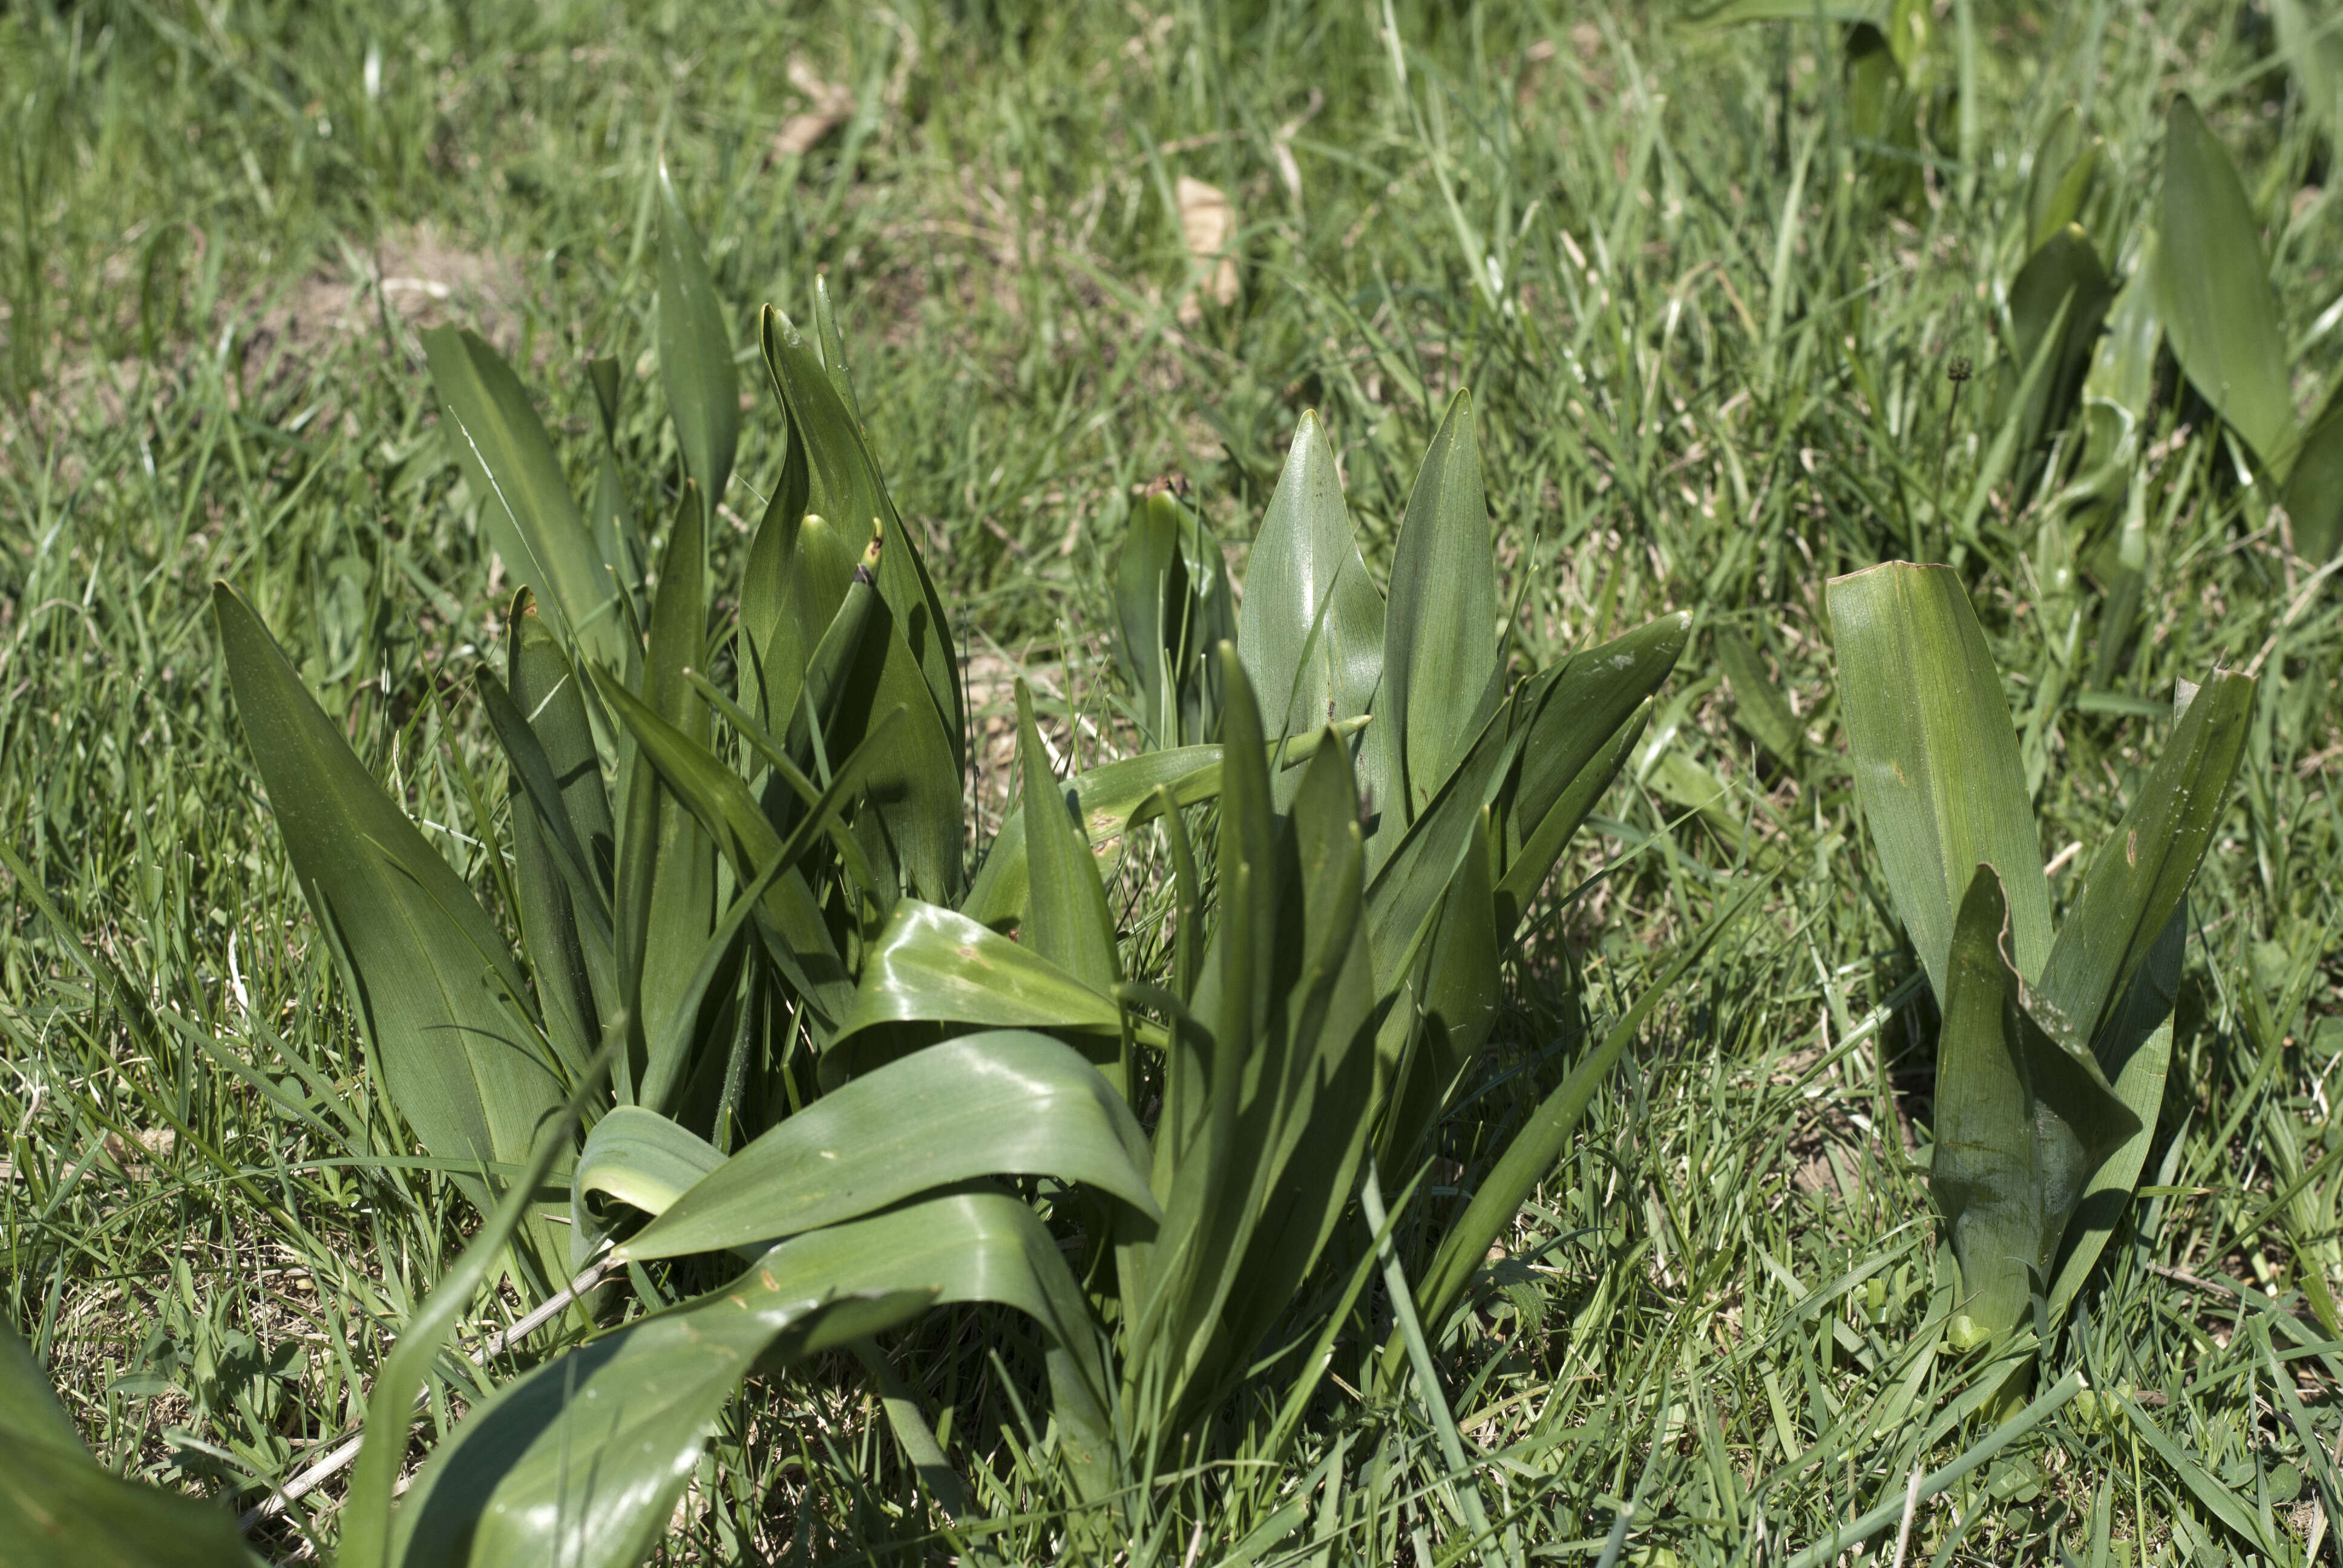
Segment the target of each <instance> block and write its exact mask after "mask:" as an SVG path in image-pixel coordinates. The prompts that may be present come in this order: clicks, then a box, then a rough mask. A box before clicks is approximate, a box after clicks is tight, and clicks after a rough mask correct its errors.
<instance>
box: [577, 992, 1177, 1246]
mask: <svg viewBox="0 0 2343 1568" xmlns="http://www.w3.org/2000/svg"><path fill="white" fill-rule="evenodd" d="M710 1152H711V1153H712V1152H713V1151H710ZM1147 1159H1148V1151H1147V1135H1146V1134H1145V1133H1144V1132H1142V1131H1141V1130H1140V1126H1139V1123H1138V1122H1137V1121H1134V1120H1133V1119H1132V1117H1131V1112H1130V1111H1129V1110H1128V1109H1126V1108H1125V1107H1124V1105H1123V1102H1122V1099H1121V1096H1120V1095H1118V1094H1117V1093H1116V1092H1115V1091H1114V1090H1113V1088H1112V1086H1111V1085H1110V1084H1109V1083H1108V1082H1107V1081H1106V1080H1105V1079H1103V1078H1101V1077H1100V1076H1099V1073H1098V1070H1096V1069H1095V1068H1093V1067H1091V1064H1090V1063H1089V1062H1087V1061H1085V1060H1083V1059H1082V1057H1081V1053H1080V1052H1078V1051H1076V1050H1073V1048H1071V1046H1068V1045H1065V1044H1063V1043H1061V1042H1060V1041H1058V1040H1051V1038H1049V1037H1048V1036H1047V1035H1041V1034H1032V1033H1029V1032H1027V1031H1025V1030H990V1031H987V1032H985V1033H981V1034H968V1035H961V1036H960V1037H958V1038H957V1039H953V1040H944V1041H942V1042H940V1044H936V1045H931V1046H929V1047H927V1048H926V1049H925V1050H916V1051H913V1052H912V1053H911V1054H910V1055H909V1056H906V1057H903V1058H901V1059H900V1060H895V1061H891V1062H889V1063H888V1064H887V1065H885V1066H884V1067H880V1068H877V1069H874V1070H871V1071H870V1072H867V1073H865V1074H863V1075H862V1076H861V1077H860V1078H856V1079H853V1080H851V1081H849V1082H847V1083H845V1084H844V1085H842V1086H840V1088H838V1089H836V1090H833V1091H830V1093H828V1094H826V1095H824V1096H822V1097H821V1098H820V1100H817V1101H814V1102H813V1103H812V1104H810V1105H809V1106H807V1107H806V1108H805V1109H804V1110H802V1111H799V1112H798V1113H797V1114H796V1115H794V1116H791V1117H789V1119H787V1120H786V1121H782V1122H780V1123H779V1125H777V1126H775V1127H773V1128H772V1129H771V1130H770V1131H767V1132H766V1133H765V1134H764V1135H763V1136H762V1137H760V1138H759V1139H757V1140H756V1141H754V1142H752V1143H750V1144H749V1146H748V1147H747V1148H745V1149H743V1150H741V1151H739V1153H737V1154H735V1155H733V1156H732V1158H731V1159H729V1160H728V1161H724V1162H723V1163H722V1164H721V1165H719V1166H718V1167H716V1169H714V1170H713V1171H709V1173H708V1174H707V1175H706V1176H705V1177H703V1178H702V1179H701V1180H700V1181H699V1182H698V1183H697V1184H696V1185H694V1186H692V1187H691V1188H689V1190H688V1191H685V1192H684V1193H682V1194H681V1195H680V1196H679V1197H678V1198H677V1199H675V1200H674V1201H673V1202H672V1203H670V1204H668V1205H665V1206H664V1211H659V1210H653V1212H656V1213H659V1218H658V1219H656V1220H654V1221H652V1222H651V1223H650V1224H649V1225H648V1226H646V1227H645V1228H644V1229H643V1230H642V1231H639V1232H638V1233H637V1234H636V1235H635V1236H634V1237H633V1238H631V1239H630V1240H628V1241H627V1242H626V1243H625V1244H623V1245H622V1246H621V1247H620V1248H619V1249H618V1253H619V1255H620V1256H622V1257H627V1258H672V1257H680V1256H683V1255H685V1254H687V1253H691V1252H710V1251H718V1250H719V1249H721V1248H726V1247H740V1246H745V1245H747V1244H749V1242H752V1241H773V1240H775V1239H776V1238H779V1237H782V1236H789V1235H795V1234H797V1233H798V1232H799V1231H813V1230H818V1229H820V1228H821V1227H822V1226H825V1225H834V1224H837V1223H839V1222H840V1221H846V1220H852V1219H856V1218H859V1217H860V1216H861V1215H864V1214H870V1213H875V1212H877V1211H879V1210H880V1209H884V1208H887V1207H888V1206H890V1205H891V1204H894V1203H898V1202H900V1201H903V1200H904V1199H906V1198H910V1197H914V1196H916V1195H918V1194H919V1193H921V1192H926V1191H932V1190H934V1189H936V1188H939V1187H946V1186H950V1185H951V1184H953V1183H955V1182H960V1181H970V1180H972V1179H974V1178H976V1177H979V1176H996V1175H1028V1176H1055V1177H1057V1178H1059V1179H1060V1180H1061V1181H1083V1182H1088V1183H1089V1184H1090V1185H1091V1186H1093V1187H1096V1188H1098V1189H1099V1190H1100V1191H1104V1192H1111V1193H1112V1194H1113V1195H1114V1196H1115V1197H1117V1198H1120V1199H1121V1200H1122V1201H1124V1202H1126V1203H1129V1204H1131V1206H1132V1207H1133V1208H1135V1209H1137V1210H1139V1211H1140V1212H1141V1213H1142V1214H1146V1215H1149V1216H1150V1217H1152V1216H1153V1215H1154V1214H1155V1213H1156V1207H1155V1199H1154V1197H1153V1195H1152V1194H1151V1192H1150V1191H1149V1190H1148V1186H1147V1176H1146V1163H1147ZM621 1196H624V1194H621ZM628 1201H632V1200H631V1199H630V1200H628ZM637 1206H638V1207H648V1206H647V1205H642V1204H638V1205H637Z"/></svg>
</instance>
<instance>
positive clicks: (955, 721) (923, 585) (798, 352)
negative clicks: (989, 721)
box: [759, 307, 967, 799]
mask: <svg viewBox="0 0 2343 1568" xmlns="http://www.w3.org/2000/svg"><path fill="white" fill-rule="evenodd" d="M759 325H760V330H759V337H760V340H761V342H762V344H763V347H764V356H765V369H766V372H767V374H768V375H769V377H770V378H771V381H772V386H773V391H774V394H775V396H777V397H779V399H780V401H781V407H782V408H783V410H784V411H785V412H786V413H787V414H788V415H789V440H790V442H791V457H790V459H789V460H790V462H791V464H792V465H794V464H795V463H796V462H797V460H798V457H799V456H800V455H801V456H802V457H803V458H804V460H805V465H806V467H805V475H804V483H805V485H806V487H807V488H806V493H805V498H804V502H803V509H806V510H810V511H814V512H818V513H820V515H821V516H823V517H825V518H830V520H831V521H832V522H833V523H835V524H836V525H837V527H838V528H839V530H840V535H841V536H842V537H843V538H847V539H850V540H860V539H861V538H867V537H868V530H869V529H870V528H871V526H872V525H873V524H874V523H875V524H876V525H877V526H878V528H879V531H880V538H881V540H882V543H883V546H884V548H883V549H882V550H881V552H880V558H879V564H878V568H877V570H876V573H875V576H876V578H877V581H878V587H879V594H880V598H881V599H883V600H884V601H885V604H886V613H887V617H888V618H889V619H890V620H891V622H892V623H893V627H894V629H895V632H896V633H897V635H899V636H900V638H901V639H902V640H901V648H902V654H903V655H908V657H909V658H910V661H911V663H912V665H913V666H914V667H916V668H918V670H919V672H920V679H921V680H922V681H923V682H924V683H925V685H926V687H927V689H928V696H929V699H930V701H931V702H932V703H933V704H934V706H935V710H936V716H937V723H938V725H939V726H940V729H942V731H943V734H944V738H945V740H946V742H947V743H948V745H949V746H950V749H951V757H952V777H953V787H954V799H958V793H957V791H958V781H959V779H960V774H961V773H962V772H963V771H964V770H965V769H966V768H967V755H966V744H967V716H966V714H965V712H964V711H963V709H962V708H961V703H960V664H959V660H958V658H955V657H954V655H953V652H952V631H951V622H950V618H948V617H947V616H946V615H945V613H944V606H943V601H942V600H941V599H940V598H938V597H937V596H936V588H935V584H934V582H933V581H932V580H931V579H930V578H929V576H928V568H927V563H926V562H924V561H922V560H921V559H920V552H919V549H918V548H917V547H916V546H914V545H913V543H912V542H911V536H910V533H909V532H908V531H907V530H906V529H905V528H904V527H903V524H902V520H901V518H899V517H898V516H897V515H896V511H895V503H894V502H893V501H892V500H891V499H890V498H889V497H888V495H887V487H886V484H885V482H884V481H883V480H882V479H881V478H880V476H879V467H878V464H877V463H876V462H875V461H874V460H873V459H872V457H871V456H870V447H869V446H868V445H867V444H866V442H865V441H864V439H863V435H862V427H861V425H860V422H859V421H858V420H857V419H856V418H855V417H854V415H853V412H852V410H850V408H848V407H847V406H846V404H845V403H844V402H843V401H842V400H841V399H840V397H839V395H838V390H837V387H836V386H835V385H834V384H833V383H832V382H831V380H830V376H829V374H828V372H827V371H826V370H825V369H824V368H823V367H822V365H821V362H820V360H819V359H818V358H816V357H815V356H814V354H813V352H812V351H811V350H810V349H809V348H808V347H807V346H806V343H805V340H804V339H803V338H801V337H799V336H798V331H797V328H796V327H792V326H790V325H789V320H788V318H787V317H783V316H782V315H781V314H780V313H779V311H776V310H774V309H772V308H771V307H766V310H765V312H764V315H763V317H761V320H760V324H759ZM787 488H788V481H787V477H786V476H785V484H784V489H785V490H786V489H787ZM786 511H787V508H784V513H786ZM889 647H890V655H889V657H890V658H896V657H900V656H899V655H897V654H895V653H893V652H892V651H891V649H892V648H893V645H892V644H890V645H889Z"/></svg>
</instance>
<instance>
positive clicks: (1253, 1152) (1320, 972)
mask: <svg viewBox="0 0 2343 1568" xmlns="http://www.w3.org/2000/svg"><path fill="white" fill-rule="evenodd" d="M1287 828H1288V834H1289V837H1290V839H1291V840H1292V868H1291V875H1292V882H1290V883H1289V884H1288V885H1287V887H1286V889H1285V890H1283V892H1282V896H1281V899H1280V902H1279V914H1280V920H1279V922H1278V929H1277V932H1278V934H1277V939H1276V940H1277V946H1278V948H1279V949H1280V952H1279V959H1278V962H1277V964H1276V967H1275V968H1274V969H1273V970H1272V973H1271V976H1270V977H1269V979H1270V986H1271V989H1272V991H1275V990H1279V989H1281V988H1282V990H1284V993H1285V995H1284V1002H1283V1006H1282V1009H1277V1010H1274V1011H1272V1015H1271V1018H1270V1020H1268V1023H1269V1027H1268V1029H1267V1030H1266V1031H1265V1032H1264V1034H1263V1035H1262V1037H1261V1038H1260V1039H1259V1040H1257V1041H1256V1046H1255V1050H1253V1052H1252V1059H1251V1060H1249V1061H1247V1063H1246V1064H1245V1065H1246V1077H1245V1080H1244V1081H1242V1083H1240V1082H1230V1083H1216V1084H1215V1085H1214V1091H1215V1092H1216V1093H1228V1092H1232V1091H1235V1092H1246V1091H1248V1090H1249V1091H1250V1092H1249V1095H1248V1100H1249V1102H1248V1103H1247V1104H1245V1105H1243V1106H1242V1108H1241V1111H1240V1115H1239V1121H1238V1126H1237V1137H1236V1143H1235V1147H1234V1150H1233V1151H1232V1153H1233V1154H1234V1155H1235V1157H1236V1160H1237V1162H1238V1170H1237V1171H1236V1172H1232V1174H1239V1173H1241V1174H1242V1175H1243V1176H1244V1177H1246V1178H1248V1179H1247V1180H1245V1181H1231V1182H1230V1183H1229V1184H1228V1185H1227V1187H1226V1188H1225V1189H1224V1191H1225V1192H1226V1194H1227V1195H1228V1196H1230V1197H1233V1198H1241V1199H1242V1209H1241V1210H1240V1211H1238V1214H1237V1216H1236V1218H1237V1221H1238V1222H1237V1224H1236V1225H1235V1226H1233V1227H1232V1231H1230V1232H1229V1234H1228V1244H1227V1245H1226V1246H1224V1247H1222V1248H1217V1249H1215V1250H1213V1251H1208V1252H1207V1253H1206V1254H1205V1258H1206V1261H1207V1262H1208V1263H1209V1264H1211V1265H1213V1266H1215V1267H1216V1268H1217V1270H1218V1271H1219V1272H1220V1274H1221V1275H1222V1281H1223V1282H1222V1284H1220V1285H1219V1286H1218V1288H1217V1289H1216V1290H1215V1291H1214V1292H1212V1296H1211V1297H1209V1298H1206V1297H1204V1296H1202V1294H1201V1293H1200V1294H1199V1296H1198V1298H1197V1299H1196V1302H1195V1306H1196V1307H1197V1308H1200V1309H1202V1320H1201V1321H1202V1325H1203V1327H1204V1331H1205V1332H1204V1334H1203V1337H1202V1343H1201V1345H1199V1346H1198V1347H1197V1351H1198V1352H1200V1353H1198V1354H1197V1356H1196V1359H1195V1362H1194V1364H1193V1367H1192V1370H1191V1371H1190V1372H1189V1373H1188V1377H1189V1379H1190V1384H1191V1392H1190V1393H1189V1396H1188V1398H1189V1402H1190V1404H1191V1408H1196V1407H1198V1406H1200V1405H1202V1404H1207V1403H1217V1402H1218V1401H1219V1399H1220V1398H1221V1397H1222V1396H1223V1395H1224V1394H1225V1392H1227V1390H1228V1389H1229V1387H1230V1386H1231V1385H1232V1383H1233V1382H1236V1381H1238V1380H1241V1379H1242V1378H1243V1377H1244V1376H1245V1375H1246V1370H1247V1367H1248V1365H1249V1363H1250V1362H1251V1361H1252V1355H1253V1352H1254V1350H1255V1347H1256V1346H1258V1345H1259V1344H1260V1343H1261V1342H1262V1339H1263V1338H1264V1337H1265V1336H1266V1335H1267V1334H1268V1333H1269V1332H1270V1330H1271V1329H1272V1326H1273V1325H1274V1324H1275V1322H1277V1320H1278V1318H1279V1317H1280V1316H1281V1315H1282V1313H1283V1312H1285V1311H1286V1310H1287V1308H1288V1305H1289V1303H1290V1302H1292V1300H1293V1298H1294V1297H1295V1295H1296V1294H1297V1293H1299V1292H1301V1291H1302V1288H1303V1285H1304V1282H1305V1281H1306V1280H1307V1279H1308V1277H1309V1274H1310V1271H1311V1269H1312V1267H1313V1266H1314V1265H1315V1264H1316V1262H1317V1261H1318V1257H1319V1254H1320V1253H1321V1252H1322V1251H1323V1250H1324V1248H1325V1245H1326V1242H1327V1240H1328V1238H1329V1237H1330V1236H1332V1233H1333V1230H1334V1226H1335V1225H1336V1223H1337V1222H1338V1221H1340V1220H1341V1218H1342V1212H1343V1211H1344V1209H1345V1208H1346V1207H1347V1205H1348V1203H1349V1201H1350V1197H1351V1193H1352V1191H1353V1187H1354V1186H1355V1185H1356V1181H1357V1176H1358V1165H1359V1159H1360V1156H1361V1154H1362V1152H1363V1150H1364V1148H1365V1145H1366V1139H1367V1135H1368V1131H1369V1126H1370V1123H1371V1121H1373V1115H1372V1110H1371V1095H1372V1092H1373V1087H1374V1023H1375V1020H1376V1017H1377V1014H1378V1005H1377V1001H1378V999H1377V992H1378V990H1379V988H1378V987H1377V985H1376V983H1375V976H1374V973H1373V969H1372V967H1371V964H1370V960H1369V958H1368V952H1367V940H1366V923H1365V920H1364V919H1363V914H1364V890H1365V889H1364V868H1365V859H1366V855H1365V844H1364V842H1363V837H1362V834H1361V831H1360V828H1359V801H1358V796H1357V793H1356V791H1355V789H1354V788H1353V783H1352V778H1351V766H1350V761H1349V759H1348V758H1346V757H1345V756H1344V755H1343V753H1342V749H1341V748H1340V747H1339V746H1336V745H1332V744H1321V745H1320V746H1319V748H1318V749H1317V751H1316V753H1315V754H1314V755H1313V756H1312V759H1311V761H1310V764H1309V766H1308V767H1307V768H1306V769H1303V772H1302V779H1301V780H1300V782H1299V786H1298V788H1297V789H1296V790H1295V792H1294V799H1293V808H1292V812H1291V813H1290V814H1289V816H1288V818H1287ZM1486 897H1487V896H1486V890H1485V885H1484V886H1483V890H1482V898H1483V904H1485V903H1486ZM1296 904H1299V906H1300V908H1299V909H1298V910H1296V909H1295V908H1294V906H1295V905H1296ZM1297 915H1298V917H1299V918H1298V919H1297V918H1296V916H1297ZM1297 938H1298V939H1299V940H1296V939H1297ZM1272 1006H1273V1007H1274V1003H1272Z"/></svg>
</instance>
